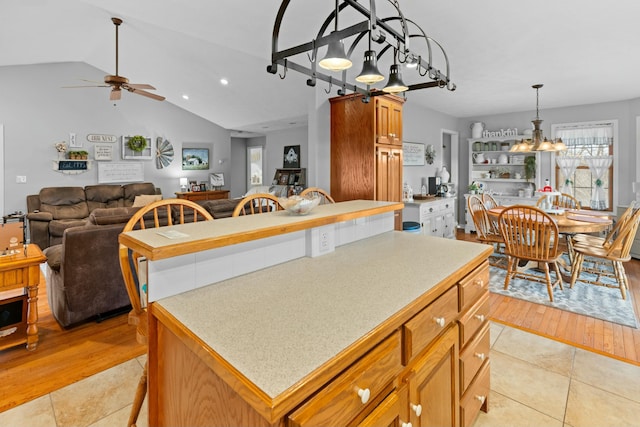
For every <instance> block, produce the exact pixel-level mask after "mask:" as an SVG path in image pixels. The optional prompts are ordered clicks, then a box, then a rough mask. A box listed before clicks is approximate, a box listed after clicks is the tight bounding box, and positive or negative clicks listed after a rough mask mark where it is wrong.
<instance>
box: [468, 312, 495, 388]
mask: <svg viewBox="0 0 640 427" xmlns="http://www.w3.org/2000/svg"><path fill="white" fill-rule="evenodd" d="M490 347H491V343H490V340H489V323H488V322H487V323H485V325H484V327H483V328H482V331H481V332H480V333H479V334H478V335H476V337H475V338H474V339H473V340H472V341H471V342H470V343H469V345H468V346H467V348H465V349H464V350H463V351H462V352H461V353H460V385H461V386H462V387H461V388H460V389H461V390H463V391H464V390H466V389H467V387H469V384H471V381H472V380H473V377H475V376H476V373H477V372H478V369H480V366H482V363H484V361H485V360H486V359H487V358H488V357H489V349H490Z"/></svg>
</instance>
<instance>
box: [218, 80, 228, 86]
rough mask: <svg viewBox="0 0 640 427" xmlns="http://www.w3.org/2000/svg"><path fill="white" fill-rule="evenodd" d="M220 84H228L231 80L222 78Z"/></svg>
mask: <svg viewBox="0 0 640 427" xmlns="http://www.w3.org/2000/svg"><path fill="white" fill-rule="evenodd" d="M220 84H221V85H224V86H226V85H228V84H229V80H227V79H220Z"/></svg>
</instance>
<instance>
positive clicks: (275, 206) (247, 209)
mask: <svg viewBox="0 0 640 427" xmlns="http://www.w3.org/2000/svg"><path fill="white" fill-rule="evenodd" d="M281 210H284V208H283V207H282V206H281V205H280V202H279V201H278V198H277V197H276V196H274V195H273V194H270V193H255V194H250V195H248V196H246V197H245V198H244V199H242V200H240V202H239V203H238V204H237V205H236V208H235V209H234V210H233V214H232V215H231V216H241V215H254V214H260V213H265V212H272V211H281Z"/></svg>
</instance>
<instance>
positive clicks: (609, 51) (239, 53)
mask: <svg viewBox="0 0 640 427" xmlns="http://www.w3.org/2000/svg"><path fill="white" fill-rule="evenodd" d="M397 1H398V2H399V4H400V7H401V9H402V12H403V13H404V15H405V17H407V18H410V19H411V20H412V21H414V22H416V23H417V24H418V25H420V27H421V28H422V29H423V30H424V31H425V32H426V33H427V35H429V36H430V37H433V38H434V39H435V40H437V41H438V42H439V43H440V44H441V45H442V46H443V47H444V49H445V51H446V53H447V55H448V57H449V60H450V63H451V78H452V80H453V82H454V83H455V84H456V85H457V90H456V91H454V92H450V91H447V90H443V89H437V88H433V89H425V90H420V91H414V92H409V93H408V94H407V98H408V102H409V103H416V104H419V105H422V106H425V107H427V108H431V109H434V110H437V111H441V112H443V113H446V114H450V115H453V116H455V117H473V116H477V115H486V114H499V113H506V112H515V111H530V110H533V109H534V108H535V91H534V90H533V89H532V88H531V85H532V84H536V83H543V84H544V87H543V89H541V91H540V108H541V110H543V109H545V108H554V107H563V106H570V105H581V104H592V103H599V102H608V101H619V100H626V99H633V98H638V97H640V84H638V83H639V79H638V70H640V54H639V53H640V52H639V50H640V46H639V43H640V42H639V40H640V25H638V24H637V19H638V16H640V3H638V2H637V1H634V0H616V1H615V2H603V1H599V0H598V1H596V0H562V1H558V0H537V1H512V0H485V1H478V0H457V1H428V0H427V1H416V0H397ZM360 2H361V3H362V4H363V5H365V6H367V7H368V6H369V0H360ZM280 3H281V2H280V1H278V0H254V1H237V0H235V1H232V0H214V1H211V0H188V1H184V0H182V1H178V0H136V1H131V0H109V1H100V0H29V1H25V0H3V1H2V2H0V16H2V17H3V22H2V25H0V66H11V65H23V64H43V63H51V62H67V61H72V62H77V61H79V62H86V63H88V64H90V65H92V66H94V67H96V68H97V69H99V70H102V71H104V73H103V72H99V73H96V74H95V75H87V76H71V75H70V76H68V79H66V80H65V81H51V85H54V86H55V87H62V86H70V85H78V84H85V82H82V81H81V80H80V79H87V80H95V81H99V82H100V81H102V80H103V78H104V75H105V74H114V73H115V36H114V34H115V33H114V27H113V24H112V22H111V17H112V16H116V17H120V18H122V19H123V20H124V23H123V24H122V26H121V27H120V32H119V45H120V48H119V74H120V75H123V76H126V77H128V78H129V80H130V81H131V82H132V83H149V84H152V85H153V86H155V87H156V91H154V92H156V93H158V94H160V95H163V96H165V97H166V98H167V101H168V102H171V103H173V104H176V105H178V106H180V107H182V108H184V109H186V110H188V111H191V112H193V113H194V114H197V115H199V116H201V117H203V118H205V119H207V120H210V121H212V122H214V123H217V124H218V125H220V126H222V127H224V128H227V129H232V130H243V131H251V132H264V131H269V130H274V129H281V128H286V127H289V126H295V125H298V124H299V123H300V122H303V121H305V120H306V119H305V116H306V111H307V105H308V102H309V101H308V99H309V97H310V96H312V95H313V91H314V89H312V88H309V87H308V86H307V85H306V84H305V81H306V79H307V77H306V76H303V75H302V74H299V73H296V72H293V71H291V70H289V71H288V73H287V76H286V78H285V79H280V78H279V77H278V75H272V74H269V73H267V72H266V66H267V65H269V63H270V62H271V61H270V57H271V34H272V31H273V24H274V20H275V17H276V13H277V11H278V8H279V7H280ZM390 4H391V2H390V0H378V1H377V2H376V5H377V8H378V10H379V11H381V12H382V13H384V11H385V9H386V10H387V11H388V10H389V9H390V7H391V6H390ZM334 5H335V3H334V1H332V0H313V1H310V0H291V2H290V6H289V9H288V10H287V13H286V14H285V19H284V21H283V29H282V34H281V43H282V44H281V46H285V45H286V44H287V43H288V44H289V45H295V44H300V43H303V42H308V41H310V40H311V39H313V38H314V37H315V36H316V33H317V31H318V29H319V28H320V25H321V23H322V21H324V19H325V18H326V17H327V16H328V15H329V14H330V13H331V12H332V10H333V8H334ZM341 19H342V18H341ZM343 21H344V20H343ZM343 21H340V25H341V26H342V25H349V24H350V23H349V22H343ZM352 59H353V60H354V69H355V72H358V71H359V69H360V67H361V65H360V63H361V61H360V57H359V56H357V57H356V56H354V58H352ZM438 61H439V60H438V59H437V58H436V61H435V62H436V66H437V67H438V68H440V69H442V70H444V67H445V66H444V63H443V62H441V61H440V62H438ZM380 69H381V70H383V73H385V74H386V72H385V71H384V70H386V69H388V65H383V64H382V63H381V65H380ZM280 73H282V69H281V70H280ZM221 78H226V79H228V81H229V84H228V85H226V86H223V85H221V84H220V79H221ZM318 85H319V86H321V85H322V86H323V88H326V89H328V85H327V84H325V83H322V82H318ZM60 90H69V89H62V88H61V89H60ZM74 90H85V91H86V96H96V97H104V99H105V102H108V89H107V88H89V89H74ZM184 94H187V95H188V96H189V99H188V100H185V99H183V95H184ZM335 94H336V93H335V87H334V90H333V93H332V94H331V95H326V96H327V97H329V96H335ZM127 96H135V95H132V94H129V93H125V94H123V100H122V101H121V102H126V99H125V98H126V97H127ZM149 102H157V101H153V100H149Z"/></svg>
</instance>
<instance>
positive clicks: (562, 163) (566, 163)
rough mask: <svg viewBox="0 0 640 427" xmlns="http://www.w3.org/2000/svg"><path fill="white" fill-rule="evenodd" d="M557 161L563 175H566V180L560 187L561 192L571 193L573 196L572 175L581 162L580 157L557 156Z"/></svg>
mask: <svg viewBox="0 0 640 427" xmlns="http://www.w3.org/2000/svg"><path fill="white" fill-rule="evenodd" d="M556 163H557V164H558V167H559V168H560V172H562V176H563V177H564V181H563V182H562V186H561V187H560V192H561V193H565V194H571V195H572V196H573V195H574V194H573V185H572V184H573V182H572V181H571V177H572V176H573V173H574V172H575V171H576V168H577V167H578V165H579V164H580V157H570V156H557V157H556Z"/></svg>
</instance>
